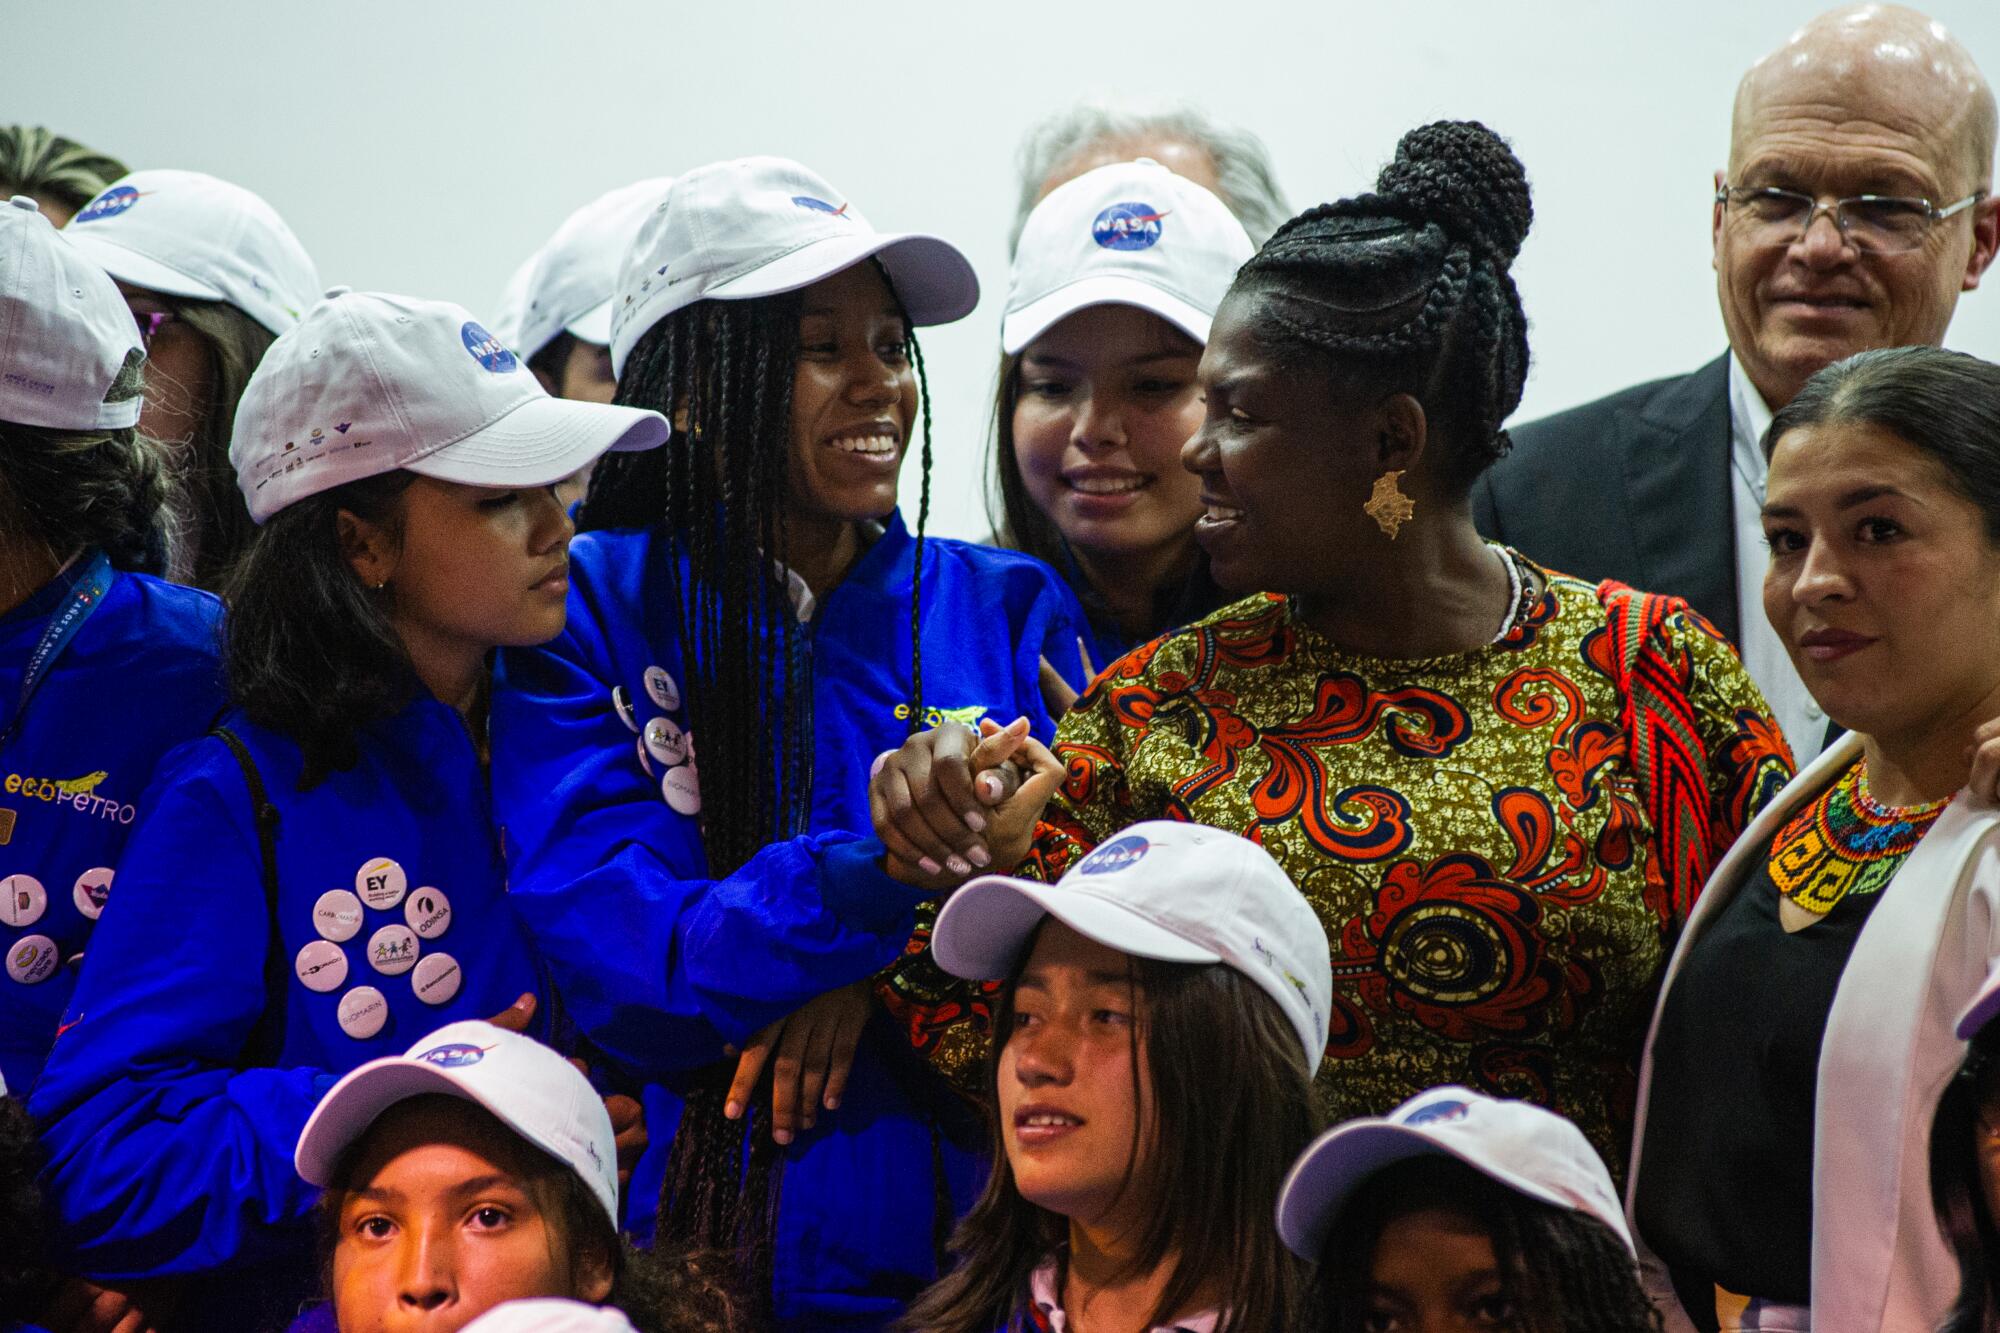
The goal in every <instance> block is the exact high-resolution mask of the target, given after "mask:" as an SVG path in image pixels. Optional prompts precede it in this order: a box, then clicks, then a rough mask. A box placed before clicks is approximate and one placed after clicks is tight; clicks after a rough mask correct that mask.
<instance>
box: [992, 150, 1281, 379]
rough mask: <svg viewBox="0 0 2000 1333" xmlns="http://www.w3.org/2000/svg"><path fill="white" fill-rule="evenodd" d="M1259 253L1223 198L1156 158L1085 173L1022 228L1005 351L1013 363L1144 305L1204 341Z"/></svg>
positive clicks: (1004, 328) (1004, 326)
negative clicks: (1100, 310)
mask: <svg viewBox="0 0 2000 1333" xmlns="http://www.w3.org/2000/svg"><path fill="white" fill-rule="evenodd" d="M1255 248H1256V247H1254V246H1253V245H1251V243H1250V237H1249V235H1248V233H1246V232H1245V231H1244V230H1243V224H1242V223H1240V222H1238V221H1237V220H1236V217H1235V215H1234V214H1232V213H1231V212H1230V211H1229V208H1228V206H1227V205H1225V204H1224V203H1223V202H1222V200H1220V199H1218V198H1216V197H1215V195H1213V194H1212V193H1210V192H1209V191H1207V190H1205V189H1203V188H1202V187H1201V186H1199V185H1197V184H1195V183H1194V182H1193V181H1191V180H1188V179H1187V178H1186V177H1184V176H1178V175H1176V174H1174V173H1173V172H1171V171H1169V170H1167V169H1166V168H1165V167H1163V166H1161V165H1160V164H1159V163H1157V162H1154V161H1152V160H1151V159H1150V158H1141V159H1139V160H1138V161H1136V162H1114V163H1112V164H1110V165H1109V166H1103V167H1098V168H1096V169H1095V170H1093V171H1086V172H1085V173H1083V175H1081V176H1078V177H1077V178H1076V179H1075V180H1071V181H1066V182H1064V183H1063V184H1062V185H1059V186H1057V187H1056V188H1055V189H1054V190H1051V191H1050V192H1049V196H1048V198H1046V199H1044V200H1042V202H1040V203H1039V204H1036V205H1035V208H1034V211H1033V212H1032V213H1030V214H1028V220H1027V222H1026V223H1024V224H1023V226H1022V228H1021V239H1020V242H1019V243H1018V244H1017V245H1016V246H1015V248H1014V267H1013V270H1012V272H1011V274H1010V275H1009V279H1008V284H1007V313H1006V315H1005V317H1004V319H1003V320H1002V322H1001V326H1000V345H1001V348H1002V350H1004V351H1005V352H1007V354H1008V355H1010V356H1011V355H1013V354H1014V353H1016V352H1019V351H1020V350H1021V349H1022V348H1024V347H1026V346H1027V345H1028V344H1029V343H1031V342H1033V341H1034V340H1035V339H1037V338H1039V337H1041V336H1042V334H1044V333H1046V332H1047V331H1048V330H1049V329H1051V328H1053V327H1054V326H1055V325H1057V324H1058V323H1060V322H1062V321H1063V320H1065V319H1067V318H1068V317H1069V316H1071V315H1073V314H1075V313H1076V312H1077V311H1079V310H1083V309H1086V308H1087V307H1090V306H1098V305H1129V306H1136V307H1138V308H1139V309H1141V310H1146V311H1149V312H1151V313H1152V314H1155V315H1158V316H1159V317H1160V318H1161V319H1164V320H1166V321H1167V322H1168V323H1170V324H1172V325H1174V326H1175V327H1177V328H1179V329H1180V330H1181V331H1182V332H1184V333H1186V334H1187V335H1188V337H1190V338H1193V339H1194V340H1195V341H1196V342H1198V343H1205V342H1207V341H1208V330H1209V326H1210V324H1212V323H1213V322H1214V319H1215V310H1216V307H1217V306H1219V305H1221V304H1222V298H1223V296H1224V295H1225V294H1227V293H1228V291H1229V284H1230V283H1231V282H1232V281H1234V279H1235V277H1236V270H1237V269H1239V268H1241V267H1242V266H1243V262H1244V261H1245V260H1247V259H1248V258H1250V256H1251V254H1252V253H1253V252H1254V250H1255Z"/></svg>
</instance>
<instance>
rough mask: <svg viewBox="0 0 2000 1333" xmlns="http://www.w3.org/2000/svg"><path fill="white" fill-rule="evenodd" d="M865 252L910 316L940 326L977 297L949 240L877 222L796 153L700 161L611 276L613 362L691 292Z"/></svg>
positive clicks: (795, 277) (726, 289)
mask: <svg viewBox="0 0 2000 1333" xmlns="http://www.w3.org/2000/svg"><path fill="white" fill-rule="evenodd" d="M871 258H872V259H875V260H876V261H878V262H879V263H880V264H881V265H882V268H883V269H884V271H886V272H887V273H888V275H889V281H890V282H891V283H892V284H894V286H895V289H896V296H897V298H898V299H899V300H900V301H901V302H902V304H903V309H904V311H905V312H906V313H907V314H908V315H909V317H910V322H911V323H913V324H916V325H919V326H923V325H930V324H949V323H950V322H951V321H953V320H955V319H962V318H964V317H965V316H966V315H968V314H971V313H972V308H973V306H975V305H977V304H978V303H979V279H978V278H977V277H975V276H974V275H973V272H972V264H971V263H970V261H968V260H967V259H966V257H965V256H964V255H962V254H960V253H959V251H958V249H957V247H955V246H953V245H951V244H950V243H949V242H946V241H942V240H939V239H938V238H937V237H935V236H925V235H920V234H916V233H896V232H879V231H876V230H875V228H873V227H872V226H870V225H869V224H868V219H867V218H865V217H863V216H862V215H861V211H860V210H859V209H857V208H856V207H854V204H853V202H852V201H851V200H849V199H848V198H847V197H846V196H845V195H843V194H841V193H840V192H838V191H837V190H835V189H834V188H833V186H832V185H830V184H828V183H827V181H825V180H824V179H822V178H821V177H819V176H817V175H814V174H813V173H812V172H811V171H809V170H807V169H806V168H805V167H802V166H800V165H799V164H798V163H796V162H790V161H787V160H785V159H784V158H780V157H746V158H739V159H737V160H736V161H733V162H717V163H713V164H711V165H709V166H705V167H697V168H695V169H694V170H693V171H690V172H688V173H687V174H685V175H683V176H681V177H679V178H677V179H676V180H675V181H674V183H673V187H672V188H671V189H669V190H668V191H667V197H666V199H665V201H663V202H662V203H661V204H660V205H659V207H658V208H656V209H655V210H654V211H653V213H652V214H651V215H649V216H648V217H647V218H646V220H645V222H644V223H643V224H642V225H641V226H640V228H639V239H638V242H637V243H636V245H635V246H634V247H633V249H632V252H631V253H630V255H629V256H627V258H626V261H625V267H624V269H623V270H622V271H621V272H620V273H619V275H618V292H617V295H616V297H615V298H614V299H613V301H612V306H611V368H612V372H613V373H614V374H618V375H623V374H624V373H625V358H626V357H628V356H630V355H631V354H632V348H633V346H634V344H636V343H637V342H638V341H639V339H640V337H641V336H642V335H643V334H644V333H645V332H646V330H648V329H650V328H652V327H653V326H654V325H655V324H657V323H659V322H660V321H661V320H663V319H665V318H666V317H667V316H669V315H671V314H673V313H674V312H675V311H676V310H680V309H682V308H684V307H686V306H690V305H693V304H694V303H695V302H696V301H702V300H717V301H738V300H748V299H750V298H753V297H758V296H774V295H777V294H778V293H780V292H792V291H797V290H799V289H800V288H802V287H809V286H811V285H812V284H813V283H815V282H818V281H819V280H820V279H822V278H830V277H832V276H833V275H834V274H836V273H839V272H841V271H842V270H844V269H847V268H851V267H853V266H854V265H855V264H858V263H860V262H861V261H862V260H864V259H871Z"/></svg>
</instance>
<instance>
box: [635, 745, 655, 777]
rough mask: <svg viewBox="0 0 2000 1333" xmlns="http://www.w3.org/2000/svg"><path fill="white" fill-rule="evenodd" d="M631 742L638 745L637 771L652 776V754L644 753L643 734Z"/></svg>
mask: <svg viewBox="0 0 2000 1333" xmlns="http://www.w3.org/2000/svg"><path fill="white" fill-rule="evenodd" d="M632 743H633V744H634V745H636V746H638V747H639V771H640V772H641V773H644V774H645V775H646V776H647V777H649V778H650V777H652V776H653V756H651V755H649V754H647V753H646V738H645V737H644V736H641V737H640V738H639V739H638V740H636V741H633V742H632Z"/></svg>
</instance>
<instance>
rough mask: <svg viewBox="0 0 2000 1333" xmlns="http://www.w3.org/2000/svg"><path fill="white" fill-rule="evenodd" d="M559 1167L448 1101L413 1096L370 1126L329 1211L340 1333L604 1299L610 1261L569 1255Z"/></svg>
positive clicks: (413, 1329)
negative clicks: (538, 1301)
mask: <svg viewBox="0 0 2000 1333" xmlns="http://www.w3.org/2000/svg"><path fill="white" fill-rule="evenodd" d="M561 1170H562V1168H561V1167H560V1166H558V1165H557V1164H556V1163H554V1162H553V1161H551V1160H549V1159H548V1158H546V1157H543V1156H542V1155H541V1154H539V1153H537V1152H535V1151H534V1150H533V1149H532V1148H530V1147H529V1146H528V1145H527V1144H526V1143H525V1142H524V1141H523V1140H522V1139H521V1138H520V1137H519V1136H518V1135H516V1134H514V1133H513V1132H512V1131H510V1130H508V1129H506V1128H505V1127H504V1126H502V1125H501V1124H500V1123H499V1122H498V1121H497V1120H495V1119H494V1118H493V1117H492V1116H491V1115H489V1114H487V1113H486V1112H485V1111H483V1110H481V1109H479V1108H478V1107H475V1106H473V1105H472V1104H471V1103H470V1102H466V1101H463V1100H460V1099H459V1098H456V1097H443V1096H431V1097H418V1098H413V1099H411V1100H409V1101H406V1102H401V1103H399V1104H397V1105H396V1106H394V1107H392V1108H391V1109H390V1110H388V1111H386V1112H384V1113H383V1115H382V1117H381V1118H380V1119H379V1120H377V1121H376V1122H375V1124H374V1126H373V1127H372V1128H371V1129H370V1130H369V1131H368V1135H367V1137H366V1139H365V1140H363V1142H362V1145H361V1147H360V1149H359V1151H358V1155H357V1157H356V1158H355V1161H354V1167H353V1170H352V1171H351V1172H350V1173H349V1175H348V1179H347V1181H346V1182H345V1188H343V1189H340V1190H338V1191H336V1193H335V1194H334V1195H333V1196H332V1197H331V1198H330V1200H329V1202H330V1204H331V1205H332V1206H335V1207H336V1208H337V1210H338V1211H337V1213H336V1214H335V1216H336V1225H337V1228H338V1229H337V1231H336V1233H335V1242H334V1249H333V1306H334V1315H335V1318H336V1319H337V1321H338V1322H339V1326H340V1330H341V1333H454V1330H456V1329H459V1328H462V1327H464V1326H465V1325H466V1324H468V1323H470V1322H471V1321H472V1320H473V1319H475V1318H477V1317H478V1316H479V1315H480V1314H482V1313H484V1312H485V1311H487V1310H489V1309H491V1308H492V1307H494V1306H496V1305H498V1304H500V1303H501V1302H503V1301H512V1300H522V1299H526V1298H529V1297H536V1296H555V1297H563V1298H567V1299H571V1300H584V1301H592V1302H595V1301H601V1300H603V1299H604V1298H605V1297H606V1296H607V1295H608V1294H609V1293H610V1289H611V1278H610V1270H609V1262H610V1261H609V1256H608V1255H599V1254H594V1253H593V1254H587V1255H577V1254H575V1253H573V1252H572V1251H573V1246H572V1244H571V1238H570V1237H569V1236H567V1235H566V1234H564V1230H565V1229H564V1226H563V1224H562V1221H561V1219H559V1218H558V1217H557V1216H555V1215H554V1212H553V1211H552V1207H551V1204H550V1202H549V1201H550V1200H551V1199H553V1198H554V1197H555V1190H554V1187H553V1181H554V1180H555V1178H556V1177H555V1175H554V1173H556V1172H559V1171H561Z"/></svg>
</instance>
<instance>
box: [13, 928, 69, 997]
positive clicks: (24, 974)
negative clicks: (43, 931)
mask: <svg viewBox="0 0 2000 1333" xmlns="http://www.w3.org/2000/svg"><path fill="white" fill-rule="evenodd" d="M59 961H60V958H59V956H58V954H57V953H56V942H55V941H54V940H52V939H50V938H49V937H48V936H46V935H23V936H22V937H21V938H20V939H18V940H15V941H14V943H13V946H12V947H11V948H9V949H8V950H7V975H8V976H10V977H12V978H13V979H14V980H16V981H18V982H20V983H21V984H22V985H23V986H32V985H34V984H35V983H36V982H37V981H46V980H48V978H49V975H50V974H51V973H52V972H54V971H55V970H56V964H57V963H58V962H59Z"/></svg>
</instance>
